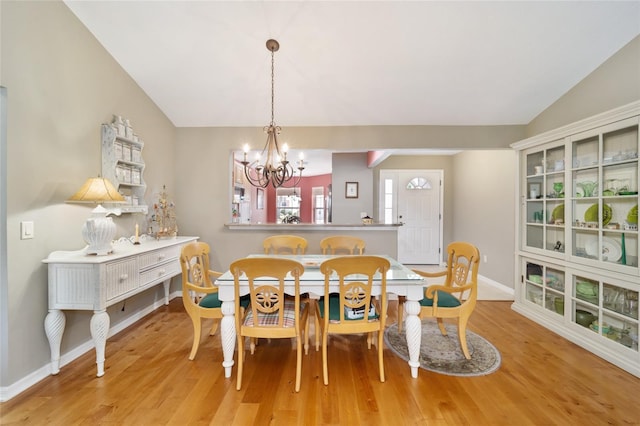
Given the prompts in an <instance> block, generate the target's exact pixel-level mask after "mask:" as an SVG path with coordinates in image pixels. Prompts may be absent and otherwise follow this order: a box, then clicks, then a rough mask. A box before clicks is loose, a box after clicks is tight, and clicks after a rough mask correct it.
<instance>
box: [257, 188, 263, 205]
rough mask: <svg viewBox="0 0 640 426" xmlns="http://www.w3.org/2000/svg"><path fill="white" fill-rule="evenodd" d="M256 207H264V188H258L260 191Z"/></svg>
mask: <svg viewBox="0 0 640 426" xmlns="http://www.w3.org/2000/svg"><path fill="white" fill-rule="evenodd" d="M256 209H258V210H262V209H264V189H262V188H258V193H257V194H256Z"/></svg>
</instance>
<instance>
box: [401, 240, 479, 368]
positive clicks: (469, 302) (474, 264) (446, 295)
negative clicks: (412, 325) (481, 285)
mask: <svg viewBox="0 0 640 426" xmlns="http://www.w3.org/2000/svg"><path fill="white" fill-rule="evenodd" d="M447 253H448V260H447V268H446V269H445V270H444V271H440V272H435V273H431V272H425V271H419V270H417V269H414V272H416V273H417V274H419V275H421V276H423V277H425V278H437V277H445V279H444V283H443V284H441V285H430V286H428V287H426V288H425V292H424V294H425V297H424V298H423V299H422V300H421V301H420V313H419V314H418V316H419V317H420V318H421V319H422V318H436V319H437V322H438V327H439V328H440V332H441V333H442V335H443V336H446V335H447V330H446V329H445V326H444V321H443V319H444V318H455V319H457V322H458V337H459V340H460V347H461V348H462V352H463V353H464V356H465V358H467V359H471V354H470V353H469V348H468V347H467V335H466V330H467V323H468V321H469V317H470V316H471V314H472V313H473V310H474V308H475V306H476V301H477V299H478V267H479V265H480V251H479V250H478V248H477V247H476V246H474V245H473V244H470V243H467V242H453V243H451V244H449V245H448V246H447ZM404 300H405V298H404V297H399V298H398V302H399V303H398V329H399V330H402V317H403V312H404V311H403V309H404Z"/></svg>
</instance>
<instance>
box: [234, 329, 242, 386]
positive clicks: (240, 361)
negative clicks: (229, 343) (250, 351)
mask: <svg viewBox="0 0 640 426" xmlns="http://www.w3.org/2000/svg"><path fill="white" fill-rule="evenodd" d="M243 367H244V336H241V335H240V333H238V377H237V379H236V390H240V389H242V369H243Z"/></svg>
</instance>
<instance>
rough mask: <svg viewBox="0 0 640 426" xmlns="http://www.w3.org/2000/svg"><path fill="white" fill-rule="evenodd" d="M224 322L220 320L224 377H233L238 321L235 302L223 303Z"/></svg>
mask: <svg viewBox="0 0 640 426" xmlns="http://www.w3.org/2000/svg"><path fill="white" fill-rule="evenodd" d="M221 309H222V315H223V317H222V320H220V338H221V339H222V356H223V357H224V361H222V366H223V367H224V377H226V378H229V377H231V368H232V367H233V352H234V350H235V348H236V320H235V317H234V315H233V314H234V312H235V309H236V306H235V302H222V308H221Z"/></svg>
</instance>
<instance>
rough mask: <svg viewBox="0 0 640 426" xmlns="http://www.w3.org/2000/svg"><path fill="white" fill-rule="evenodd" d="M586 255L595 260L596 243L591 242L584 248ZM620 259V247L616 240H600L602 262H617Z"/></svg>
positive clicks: (605, 238) (596, 253)
mask: <svg viewBox="0 0 640 426" xmlns="http://www.w3.org/2000/svg"><path fill="white" fill-rule="evenodd" d="M584 250H585V251H586V252H587V255H589V256H592V257H595V258H597V257H598V255H599V253H598V242H597V241H592V242H589V243H587V244H585V246H584ZM621 257H622V246H621V245H620V243H618V242H617V241H616V240H614V239H611V238H608V237H604V238H603V239H602V260H604V261H606V262H617V261H619V260H620V258H621Z"/></svg>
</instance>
